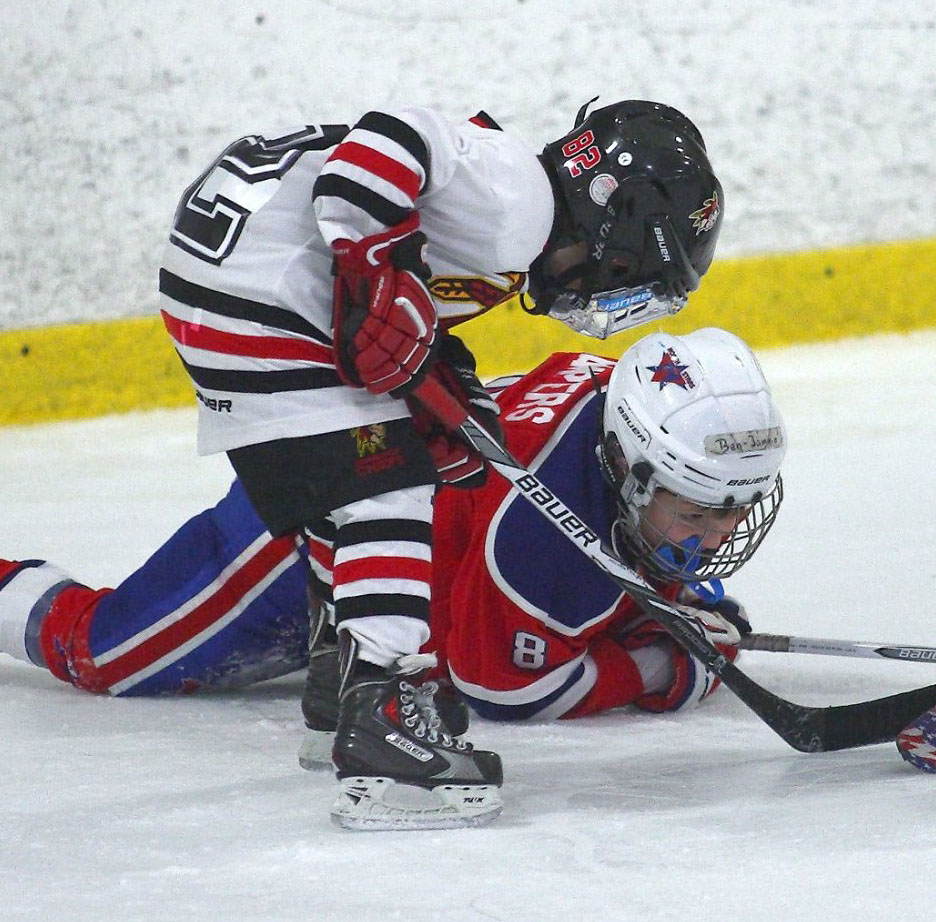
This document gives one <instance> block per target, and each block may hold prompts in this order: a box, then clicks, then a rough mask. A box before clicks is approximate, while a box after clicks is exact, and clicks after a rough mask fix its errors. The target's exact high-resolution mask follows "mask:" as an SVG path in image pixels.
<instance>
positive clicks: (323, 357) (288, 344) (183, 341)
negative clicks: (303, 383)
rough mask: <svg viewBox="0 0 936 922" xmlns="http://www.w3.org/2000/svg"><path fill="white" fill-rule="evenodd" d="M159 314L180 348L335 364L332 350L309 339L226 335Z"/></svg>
mask: <svg viewBox="0 0 936 922" xmlns="http://www.w3.org/2000/svg"><path fill="white" fill-rule="evenodd" d="M160 313H161V314H162V318H163V323H165V325H166V329H167V330H168V331H169V335H170V336H171V337H172V338H173V339H174V340H175V341H176V342H177V343H179V345H181V346H190V347H191V348H193V349H207V350H208V351H210V352H221V353H224V354H225V355H246V356H250V357H252V358H257V359H306V360H308V361H310V362H319V363H321V364H323V365H334V364H335V359H334V354H333V353H332V350H331V347H330V346H323V345H321V344H319V343H313V342H310V341H309V340H307V339H287V338H286V337H282V336H244V335H243V334H241V333H225V332H223V331H222V330H215V329H213V328H212V327H206V326H205V325H204V324H200V323H189V321H187V320H179V318H178V317H173V316H172V314H167V313H166V312H165V311H161V312H160Z"/></svg>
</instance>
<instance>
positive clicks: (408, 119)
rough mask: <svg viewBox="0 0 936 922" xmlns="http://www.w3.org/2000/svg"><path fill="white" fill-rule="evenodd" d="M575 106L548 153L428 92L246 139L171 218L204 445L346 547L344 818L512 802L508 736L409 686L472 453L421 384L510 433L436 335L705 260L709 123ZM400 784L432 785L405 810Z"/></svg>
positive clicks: (294, 524)
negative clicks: (506, 305) (487, 738)
mask: <svg viewBox="0 0 936 922" xmlns="http://www.w3.org/2000/svg"><path fill="white" fill-rule="evenodd" d="M585 110H586V107H583V109H582V110H581V111H580V112H579V116H578V118H577V119H576V125H575V127H574V128H573V130H572V131H571V132H570V133H569V134H568V135H566V136H565V137H563V138H561V139H559V140H558V141H556V142H554V143H552V144H549V145H547V146H546V148H545V149H544V151H543V152H542V153H541V154H540V155H539V156H537V155H535V154H534V153H533V152H531V151H530V150H528V149H527V148H526V147H525V145H523V144H522V143H521V142H520V141H518V140H517V139H516V138H513V137H512V136H510V135H509V134H507V133H505V132H502V131H501V130H499V129H498V127H497V126H496V125H495V124H494V123H493V122H492V121H491V120H490V119H489V118H488V117H487V116H485V115H484V114H483V113H482V114H480V115H479V116H476V117H475V118H474V119H472V120H471V121H470V122H468V123H466V124H464V125H459V126H452V125H449V124H448V123H447V122H445V121H444V120H443V119H442V118H441V117H440V116H439V115H438V114H436V113H434V112H432V111H429V110H426V109H421V108H415V107H414V108H405V109H400V110H398V111H392V112H391V111H384V112H377V111H374V112H369V113H367V114H366V115H365V116H363V117H362V118H361V119H360V120H359V121H358V122H357V123H356V124H355V125H354V126H353V127H351V128H350V129H348V128H346V127H344V126H338V125H321V126H305V127H303V128H301V129H299V130H297V131H294V132H291V133H288V134H285V135H282V136H279V137H270V136H261V135H251V136H247V137H244V138H241V139H239V140H237V141H235V142H234V143H233V144H231V145H230V146H229V147H228V148H227V149H226V150H225V151H223V152H222V153H221V155H220V156H219V157H218V159H217V160H216V161H215V162H214V163H213V164H212V165H211V166H210V167H209V168H208V169H207V170H206V171H205V172H204V173H203V174H202V175H201V176H199V177H198V178H197V179H196V180H195V181H194V182H193V183H192V185H191V186H190V187H189V188H188V189H187V190H186V191H185V193H184V194H183V196H182V198H181V201H180V203H179V206H178V209H177V212H176V215H175V218H174V221H173V225H172V229H171V234H170V243H169V245H168V247H167V250H166V254H165V257H164V259H163V263H162V266H161V269H160V275H159V290H160V304H161V310H162V315H163V317H164V320H165V324H166V327H167V329H168V331H169V333H170V335H171V336H172V338H173V340H174V341H175V345H176V349H177V351H178V353H179V356H180V358H181V360H182V362H183V364H184V366H185V368H186V370H187V371H188V373H189V375H190V376H191V378H192V381H193V384H194V386H195V394H196V397H197V400H198V404H199V424H198V447H199V451H200V452H201V453H210V452H218V451H224V452H226V453H227V454H228V457H229V458H230V460H231V463H232V465H233V467H234V468H235V470H236V471H237V474H238V477H239V479H240V480H241V482H242V483H243V485H244V488H245V489H246V492H247V495H248V496H249V498H250V501H251V503H252V505H253V506H254V508H255V509H256V511H257V513H258V514H259V516H260V518H261V519H262V520H263V522H264V523H265V524H266V526H267V527H268V529H269V530H270V532H271V533H272V534H273V535H274V536H281V535H286V534H290V533H295V532H300V531H303V530H304V531H305V533H307V534H309V535H310V536H312V537H314V536H316V535H322V534H327V535H328V536H329V541H331V542H332V543H333V546H334V571H333V586H332V592H333V598H334V605H335V613H336V623H337V629H338V637H339V648H340V662H341V692H340V711H339V721H338V730H337V734H336V737H335V743H334V750H333V759H334V763H335V766H336V768H337V774H338V778H339V779H340V781H341V787H342V793H341V796H340V798H339V803H340V804H342V809H341V810H340V811H338V812H339V815H340V817H341V821H342V822H343V823H345V824H347V825H351V826H367V825H368V824H370V823H372V822H380V823H382V824H384V825H399V826H421V827H427V826H436V827H445V826H451V825H468V824H477V823H481V822H486V821H487V820H489V819H491V818H492V817H493V816H495V815H496V814H497V813H498V812H499V810H500V800H499V795H498V787H499V786H500V784H501V778H502V773H501V765H500V759H499V757H498V756H497V755H496V754H495V753H491V752H481V751H478V750H474V749H473V748H472V747H471V746H470V744H467V743H464V742H462V741H461V740H458V739H455V738H454V736H453V734H451V733H450V732H449V730H448V728H446V727H445V726H444V725H440V721H439V716H438V714H437V711H436V708H435V704H434V700H433V697H432V694H431V688H430V687H429V686H424V685H421V684H420V682H419V675H420V674H421V673H422V672H423V670H425V669H426V668H427V667H429V666H430V665H431V664H432V658H431V656H426V655H425V654H422V655H421V654H419V650H420V648H421V647H423V646H424V645H425V643H426V641H427V640H428V638H429V626H428V621H429V618H428V615H429V595H430V591H429V589H430V573H431V564H432V547H431V525H432V515H433V494H434V491H435V489H436V487H437V485H438V484H439V483H440V482H443V483H455V484H456V485H460V486H471V485H474V484H476V483H478V482H480V480H481V479H482V478H483V476H484V462H483V459H482V458H481V457H480V456H478V455H477V454H476V453H474V452H473V450H472V449H470V448H469V446H467V445H465V444H464V443H462V442H461V441H460V440H459V439H458V438H457V437H455V436H454V435H453V434H451V433H445V432H440V431H439V429H438V427H437V426H434V425H429V424H428V423H427V421H426V416H425V411H424V409H423V408H421V407H420V406H419V405H418V404H416V403H415V402H414V400H413V398H412V396H411V395H412V392H413V390H414V388H415V387H416V386H417V385H418V384H419V383H420V382H421V381H422V379H423V378H424V377H425V376H426V375H433V376H435V377H437V378H438V380H439V381H440V382H441V383H442V384H443V385H444V386H445V387H446V388H447V389H449V390H450V391H452V392H454V393H455V394H456V396H457V397H458V398H459V399H460V400H462V401H463V402H471V403H472V405H473V409H474V411H475V412H476V413H479V414H481V415H482V417H483V418H484V419H485V421H486V422H487V423H488V424H489V425H490V426H491V428H492V429H495V430H496V428H497V423H496V407H495V406H494V405H493V403H492V402H491V401H489V400H488V399H487V398H486V395H485V394H484V392H483V388H481V387H480V385H478V383H477V379H476V377H475V376H474V362H473V360H472V358H471V356H470V354H468V353H467V351H466V350H464V348H463V347H461V346H460V344H459V343H458V342H457V341H455V340H454V339H453V338H452V337H450V336H448V335H447V332H446V331H447V330H448V329H449V328H450V327H451V326H453V325H454V324H457V323H459V322H461V321H463V320H466V319H469V318H470V317H472V316H475V315H477V314H480V313H482V312H483V311H485V310H487V309H489V308H491V307H493V306H495V305H496V304H499V303H501V302H503V301H505V300H507V299H509V298H510V297H512V296H513V295H515V294H518V293H523V294H525V293H527V292H529V293H530V294H531V295H532V298H533V306H532V307H531V310H532V311H534V312H540V313H549V314H550V315H552V316H554V317H557V318H558V319H560V320H562V321H564V322H566V323H568V324H569V325H570V326H572V327H573V328H574V329H577V330H580V331H582V332H586V333H589V334H591V335H596V336H600V337H604V336H607V335H609V334H611V333H613V332H616V331H617V330H620V329H625V328H627V327H630V326H634V325H636V324H637V323H641V322H644V321H645V320H648V319H652V318H654V317H659V316H662V315H665V314H666V313H674V312H675V311H677V310H679V308H680V307H682V305H683V304H684V303H685V300H686V298H687V296H688V294H689V292H691V291H692V290H694V289H695V288H696V287H697V285H698V283H699V279H700V277H701V275H702V274H703V273H704V272H705V271H706V270H707V269H708V267H709V264H710V262H711V260H712V256H713V252H714V247H715V242H716V239H717V236H718V231H719V227H720V223H721V218H722V211H723V201H722V192H721V188H720V186H719V184H718V181H717V179H716V178H715V176H714V174H713V173H712V170H711V166H710V164H709V161H708V157H707V155H706V152H705V146H704V144H703V142H702V138H701V136H700V134H699V132H698V131H697V129H696V128H695V126H693V125H692V123H691V122H690V121H689V120H688V119H686V118H685V116H683V115H682V114H681V113H679V112H677V111H675V110H673V109H671V108H669V107H666V106H662V105H659V104H656V103H647V102H633V101H631V102H622V103H618V104H615V105H613V106H607V107H605V108H602V109H599V110H596V111H595V112H594V113H592V114H591V115H590V116H588V117H586V116H585ZM414 416H415V417H416V424H417V425H415V426H414V424H413V423H414V420H413V417H414ZM427 689H428V690H427ZM392 783H403V784H407V785H411V786H414V787H416V788H419V789H423V790H429V791H432V792H433V795H434V796H433V797H432V798H431V800H430V802H429V803H428V804H427V805H426V806H425V808H424V809H422V808H412V809H409V808H400V809H396V808H394V807H392V806H388V802H387V801H385V800H384V794H383V792H384V791H386V790H388V789H389V788H390V787H392Z"/></svg>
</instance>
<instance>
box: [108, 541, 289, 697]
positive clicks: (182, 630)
mask: <svg viewBox="0 0 936 922" xmlns="http://www.w3.org/2000/svg"><path fill="white" fill-rule="evenodd" d="M295 550H296V544H295V541H294V540H293V537H292V536H291V535H290V536H287V537H283V538H274V539H271V540H270V542H269V543H268V544H265V545H264V546H263V547H262V548H261V549H260V550H259V551H258V552H257V553H256V554H254V556H253V557H251V558H250V559H249V560H248V561H247V562H246V563H245V564H244V565H243V566H242V567H241V568H240V569H239V570H236V571H235V572H234V573H232V574H231V575H230V576H229V577H228V579H227V580H226V581H225V582H224V583H223V584H221V585H220V586H218V587H217V588H216V589H215V591H214V592H213V593H212V594H211V595H210V596H209V597H208V598H207V599H205V601H204V602H202V603H201V604H200V605H198V606H197V607H196V608H193V609H192V610H191V611H190V612H189V613H188V614H187V615H185V616H183V617H182V618H180V619H179V620H178V621H175V622H173V623H171V624H169V625H167V626H166V627H165V628H163V629H162V630H161V631H159V633H157V634H154V635H153V636H152V637H149V638H147V639H146V640H144V641H143V642H142V643H140V644H139V645H137V646H136V647H134V648H133V649H131V650H128V651H127V652H126V653H124V654H123V655H122V656H118V657H117V658H116V659H114V660H111V661H110V662H109V663H104V664H103V665H101V666H99V667H98V674H99V676H100V677H101V680H102V684H103V685H104V686H105V687H107V688H110V687H112V686H114V685H116V684H117V683H118V682H122V681H123V680H124V679H126V678H129V677H130V676H132V675H133V674H134V673H135V672H139V671H140V670H142V669H145V668H146V667H148V666H150V665H152V664H153V663H155V662H156V661H157V660H158V659H160V658H161V657H163V656H165V655H166V654H167V653H171V652H172V651H173V650H177V649H178V648H179V647H181V646H182V645H183V644H185V643H188V642H189V641H190V640H193V639H194V638H195V637H197V636H198V635H199V634H200V633H202V631H204V630H206V629H207V628H209V627H211V625H213V624H214V623H215V622H216V621H218V620H220V619H221V618H223V617H224V616H225V615H226V614H228V612H230V611H231V610H232V609H233V608H234V607H235V606H236V605H237V604H238V603H239V602H240V601H241V599H243V598H244V596H245V595H247V594H248V593H249V592H250V591H251V589H253V588H254V587H255V586H256V585H257V584H258V583H260V582H261V581H262V580H263V579H264V578H265V577H267V576H268V575H269V574H270V573H271V572H272V571H273V570H275V569H276V567H278V566H279V565H280V564H281V563H282V562H283V561H284V560H286V559H287V558H288V557H289V556H290V555H291V554H292V553H293V552H294V551H295Z"/></svg>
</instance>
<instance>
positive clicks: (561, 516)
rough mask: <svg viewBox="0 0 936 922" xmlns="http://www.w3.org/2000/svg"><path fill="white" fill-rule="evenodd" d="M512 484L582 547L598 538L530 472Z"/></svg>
mask: <svg viewBox="0 0 936 922" xmlns="http://www.w3.org/2000/svg"><path fill="white" fill-rule="evenodd" d="M514 484H515V485H516V487H517V489H518V490H520V492H521V493H523V494H524V496H526V497H528V498H529V499H531V500H532V501H533V502H534V503H536V505H537V506H539V507H540V508H541V509H542V510H543V511H544V512H545V513H546V514H547V515H548V516H549V517H550V518H551V519H552V520H553V521H554V522H555V523H556V525H557V526H558V527H559V528H561V529H562V530H563V531H564V532H568V534H570V535H571V536H572V537H573V538H574V539H575V540H576V541H577V542H578V543H579V544H580V545H581V546H582V547H588V546H589V545H590V544H594V543H595V542H596V541H597V540H598V536H597V535H596V534H595V533H594V532H593V531H592V530H591V529H590V528H589V527H588V526H587V525H586V524H585V523H584V522H583V521H582V520H581V519H580V518H579V517H578V516H577V515H575V513H574V512H572V510H571V509H569V508H568V506H566V505H564V504H563V503H562V502H560V501H559V500H558V499H556V496H555V494H554V493H552V491H551V490H549V489H547V488H546V487H544V486H543V484H542V483H540V481H539V480H537V479H536V478H535V477H534V476H533V475H532V474H524V475H523V476H522V477H519V478H518V479H517V480H515V481H514Z"/></svg>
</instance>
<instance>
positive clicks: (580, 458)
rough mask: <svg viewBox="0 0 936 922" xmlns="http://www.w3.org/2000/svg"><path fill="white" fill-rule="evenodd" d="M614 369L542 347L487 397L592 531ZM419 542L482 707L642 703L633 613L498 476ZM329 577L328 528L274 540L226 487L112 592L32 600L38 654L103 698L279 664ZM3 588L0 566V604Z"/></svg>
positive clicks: (606, 515) (213, 682)
mask: <svg viewBox="0 0 936 922" xmlns="http://www.w3.org/2000/svg"><path fill="white" fill-rule="evenodd" d="M613 365H614V362H613V361H612V360H610V359H606V358H601V357H599V356H594V355H588V354H557V355H553V356H552V357H551V358H549V359H548V360H547V361H545V362H544V363H543V364H541V365H540V366H539V367H537V368H536V369H534V370H533V371H532V372H530V373H529V374H527V375H524V376H523V377H521V378H519V379H518V380H516V381H515V382H514V383H512V384H510V385H509V386H508V387H507V388H506V389H505V390H503V391H501V392H500V394H499V396H498V403H499V405H500V407H501V420H502V422H503V426H504V430H505V433H506V437H507V444H508V448H509V449H510V450H511V452H512V453H513V454H514V455H515V456H516V457H518V458H519V460H520V461H521V462H523V463H524V464H526V465H528V466H529V467H530V468H531V469H532V470H533V471H535V473H536V474H537V476H538V477H539V478H540V479H541V480H542V481H543V482H544V483H545V484H546V485H547V486H549V487H550V488H551V489H553V490H554V491H555V492H556V494H557V495H558V496H561V497H562V499H563V501H564V502H565V503H566V504H567V505H568V506H569V507H570V508H571V509H572V510H573V512H575V514H576V515H577V516H578V517H579V518H580V519H581V520H582V521H583V522H585V523H587V525H588V526H589V527H590V528H591V529H592V530H594V531H596V532H598V533H599V534H602V535H608V534H609V533H610V529H611V522H612V518H613V515H614V510H615V506H614V498H613V495H612V494H611V492H610V490H609V488H608V486H607V485H606V483H605V482H604V480H603V478H602V476H601V472H600V469H599V466H598V463H597V460H596V458H595V445H596V443H597V439H598V433H599V423H600V408H601V403H602V400H601V397H600V396H599V394H598V393H597V392H596V388H595V383H594V382H597V383H598V384H599V385H600V386H603V385H604V384H606V382H607V379H608V377H609V375H610V372H611V369H612V367H613ZM593 378H594V381H593ZM433 544H434V553H433V571H432V601H431V618H432V626H433V641H432V643H433V646H434V649H435V650H436V651H437V653H438V654H439V658H440V664H442V665H443V666H444V665H445V664H447V667H448V670H449V672H450V674H451V677H452V680H453V682H454V683H455V685H456V687H457V688H458V689H459V690H460V691H461V693H462V694H463V695H464V696H465V697H466V698H467V700H468V701H469V703H470V704H471V705H472V707H473V708H474V709H475V710H476V711H477V712H478V713H480V714H481V715H482V716H485V717H489V718H492V719H499V720H523V719H549V718H555V717H575V716H580V715H583V714H587V713H591V712H595V711H600V710H605V709H607V708H612V707H617V706H620V705H624V704H629V703H631V702H634V701H637V700H638V699H640V698H641V696H642V695H643V684H642V680H641V677H640V674H639V672H638V670H637V666H636V664H635V661H634V659H633V658H632V657H631V655H630V652H629V644H628V643H627V641H626V639H625V635H627V627H628V625H629V623H630V622H632V621H633V620H634V619H635V618H637V617H638V616H639V615H640V610H639V608H638V607H637V606H636V604H635V603H634V602H633V601H632V600H631V599H629V598H628V597H627V596H626V595H624V594H622V592H621V590H620V589H619V588H618V587H617V586H616V585H615V584H614V583H613V582H612V581H611V580H610V579H608V578H607V577H606V576H605V575H604V574H603V573H601V572H600V571H599V570H598V569H597V568H596V567H595V566H594V564H593V563H592V562H591V561H589V560H588V559H587V558H586V557H585V556H584V555H583V554H582V553H581V551H579V550H578V548H577V547H576V546H575V545H574V544H572V543H571V542H569V541H567V540H566V539H565V538H563V536H562V535H561V533H559V532H558V531H557V530H556V529H555V528H553V527H552V525H551V524H550V523H549V522H547V521H545V519H544V518H543V517H542V515H541V514H540V513H539V512H537V511H536V510H534V509H532V507H530V506H529V504H528V503H527V502H526V501H525V500H524V499H523V498H521V497H519V496H517V495H516V494H515V493H514V492H513V491H512V490H511V488H510V486H509V484H508V483H507V482H506V481H505V480H503V479H502V478H500V477H498V476H496V475H494V474H492V475H491V476H489V478H488V481H487V484H486V485H485V486H484V487H482V488H480V489H477V490H471V491H456V490H447V489H443V490H442V491H440V493H439V494H438V495H437V497H436V512H435V516H434V523H433ZM29 563H30V564H33V565H35V566H37V567H40V568H41V567H42V566H48V565H45V564H43V562H41V561H34V562H29ZM332 570H333V553H332V548H331V546H330V543H329V537H328V536H327V535H313V536H304V537H300V536H298V535H292V536H285V537H281V538H276V539H274V538H273V537H272V536H271V535H270V534H269V532H267V531H266V529H265V528H264V526H263V524H262V523H261V522H260V520H259V518H258V517H257V516H256V514H255V513H254V511H253V509H252V508H251V506H250V503H249V502H248V500H247V498H246V495H245V494H244V491H243V489H242V488H241V486H240V484H239V483H238V482H237V481H235V483H234V484H233V486H232V487H231V489H230V491H229V493H228V495H227V496H226V497H225V498H224V499H222V500H221V502H220V503H218V505H217V506H215V507H214V508H213V509H209V510H207V511H205V512H203V513H201V514H200V515H198V516H196V517H195V518H193V519H191V520H190V521H189V522H187V523H186V524H185V525H183V526H182V528H180V529H179V530H178V531H177V532H176V533H175V534H174V535H173V536H172V537H171V538H170V539H169V540H168V541H167V542H166V543H165V544H164V545H163V546H162V547H161V548H160V549H159V550H158V551H157V552H156V553H155V554H154V555H153V556H152V557H151V558H150V559H149V560H148V561H146V563H145V564H144V565H143V566H142V567H141V568H140V569H139V570H137V571H136V572H135V573H133V574H132V575H131V576H130V577H128V578H127V579H126V580H125V581H124V582H123V583H121V584H120V585H119V586H118V587H116V588H115V589H113V590H96V591H95V590H91V589H88V588H86V587H83V586H80V585H77V584H70V585H69V584H67V583H65V584H62V583H60V584H59V586H58V587H57V592H56V593H51V592H46V593H44V595H43V600H42V601H40V600H38V599H37V600H36V601H35V602H34V611H33V621H34V622H35V624H34V627H35V632H37V633H38V647H39V648H40V649H41V654H42V658H43V659H44V660H45V664H46V665H47V666H48V667H49V668H50V669H51V670H52V672H53V673H55V674H56V675H57V676H59V678H62V679H64V680H66V681H70V682H72V683H73V684H75V685H77V686H78V687H81V688H86V689H89V690H93V691H106V692H109V693H111V694H116V695H143V694H158V693H167V692H180V691H189V690H194V689H196V688H199V687H203V686H211V687H216V686H227V687H230V686H235V685H243V684H247V683H250V682H254V681H258V680H260V679H265V678H270V677H273V676H276V675H282V674H285V673H287V672H291V671H293V670H296V669H299V668H301V667H302V666H303V665H304V664H305V662H307V657H308V651H307V644H308V615H307V595H306V592H307V586H308V585H309V582H310V575H311V576H312V577H313V579H312V583H313V585H315V586H317V587H318V588H319V590H320V591H322V590H323V589H325V590H326V591H327V588H326V587H327V586H328V584H329V583H330V582H331V579H332ZM21 572H22V571H21ZM12 579H13V581H14V582H15V580H16V579H17V575H16V572H15V571H14V573H13V574H12ZM8 580H9V577H8ZM11 585H12V584H11ZM6 588H7V587H6V586H5V585H4V583H3V576H2V574H0V605H2V604H3V602H4V592H5V590H6ZM677 588H678V587H677V586H675V585H674V586H670V587H666V590H667V595H669V597H671V598H672V597H673V596H674V595H675V592H676V590H677ZM8 597H9V596H8ZM27 633H29V631H27ZM33 658H34V659H35V658H36V657H35V656H34V657H33ZM676 691H677V690H675V689H674V694H675V693H676ZM678 703H679V702H678V701H677V699H676V697H673V698H672V699H667V701H664V702H662V704H663V705H664V706H665V705H670V706H675V705H677V704H678Z"/></svg>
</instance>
